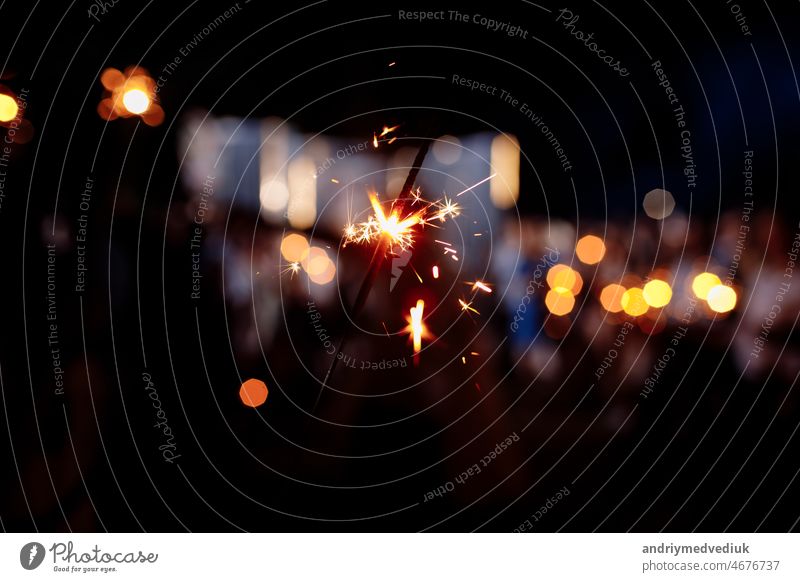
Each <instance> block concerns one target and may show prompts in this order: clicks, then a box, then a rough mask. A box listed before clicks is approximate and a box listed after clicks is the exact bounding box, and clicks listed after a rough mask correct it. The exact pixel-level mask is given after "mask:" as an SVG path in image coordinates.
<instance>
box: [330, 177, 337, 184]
mask: <svg viewBox="0 0 800 582" xmlns="http://www.w3.org/2000/svg"><path fill="white" fill-rule="evenodd" d="M331 182H333V183H334V184H338V183H339V180H337V179H336V178H331Z"/></svg>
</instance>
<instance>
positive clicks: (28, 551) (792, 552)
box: [0, 534, 800, 582]
mask: <svg viewBox="0 0 800 582" xmlns="http://www.w3.org/2000/svg"><path fill="white" fill-rule="evenodd" d="M799 543H800V538H798V537H797V536H795V535H793V534H724V535H723V534H658V535H657V534H528V535H516V534H476V535H468V534H4V535H2V536H0V550H1V551H0V580H4V581H5V580H8V581H17V580H66V579H70V580H114V581H120V582H121V581H123V580H136V581H140V580H179V579H180V580H216V579H221V580H225V581H226V582H231V581H234V580H252V579H259V580H260V579H265V580H281V581H282V580H298V581H301V580H302V581H312V580H325V581H326V582H327V581H342V582H344V581H347V582H354V581H361V580H364V581H367V580H369V581H374V580H382V581H383V580H391V581H393V580H397V581H403V582H409V581H410V580H425V581H426V580H458V581H459V582H461V581H471V580H475V581H480V582H490V581H491V582H493V581H500V580H502V581H505V580H566V581H573V580H574V581H578V580H592V581H600V580H613V581H614V582H623V581H626V580H698V581H700V580H716V581H723V580H748V579H749V580H758V581H762V580H764V581H775V582H777V581H779V580H780V581H782V580H792V581H796V580H799V579H800V568H799V567H798V564H800V558H798V556H797V554H798V551H797V550H798V544H799ZM187 576H190V577H191V578H187Z"/></svg>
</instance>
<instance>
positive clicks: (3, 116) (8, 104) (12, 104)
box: [0, 93, 19, 122]
mask: <svg viewBox="0 0 800 582" xmlns="http://www.w3.org/2000/svg"><path fill="white" fill-rule="evenodd" d="M18 112H19V106H18V105H17V100H16V99H14V97H12V96H11V95H6V94H5V93H0V121H2V122H6V121H11V120H12V119H14V118H15V117H16V116H17V113H18Z"/></svg>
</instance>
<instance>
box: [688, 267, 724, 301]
mask: <svg viewBox="0 0 800 582" xmlns="http://www.w3.org/2000/svg"><path fill="white" fill-rule="evenodd" d="M721 284H722V281H721V280H720V278H719V277H717V276H716V275H715V274H714V273H700V274H699V275H697V276H696V277H695V278H694V279H693V280H692V292H693V293H694V294H695V295H696V296H697V297H698V299H706V298H707V297H708V292H709V291H711V289H713V288H714V287H716V286H717V285H721Z"/></svg>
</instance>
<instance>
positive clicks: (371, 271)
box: [312, 139, 432, 412]
mask: <svg viewBox="0 0 800 582" xmlns="http://www.w3.org/2000/svg"><path fill="white" fill-rule="evenodd" d="M431 141H432V140H430V139H427V140H425V141H423V142H422V145H420V147H419V150H418V151H417V155H416V157H415V158H414V162H413V163H412V165H411V169H410V170H409V172H408V176H406V181H405V183H404V184H403V188H402V190H400V195H399V196H398V198H408V197H410V196H411V191H412V189H413V188H414V182H415V181H416V180H417V175H418V174H419V171H420V168H422V163H423V162H424V161H425V156H426V155H427V154H428V150H429V149H430V147H431ZM389 244H391V241H390V240H389V239H388V238H387V237H386V236H381V237H380V239H379V240H378V243H377V244H376V245H375V251H374V252H373V253H372V258H371V259H370V261H369V266H368V267H367V273H366V275H364V280H363V281H362V283H361V287H359V289H358V294H356V299H355V301H354V302H353V308H352V309H351V310H350V317H351V319H353V320H354V321H355V319H356V317H358V315H359V313H361V310H362V309H363V308H364V304H365V303H366V302H367V297H369V292H370V291H371V290H372V287H373V285H374V284H375V279H376V277H377V276H378V271H379V270H380V267H381V264H382V263H383V259H384V257H385V256H386V250H387V247H388V245H389ZM349 330H350V328H349V327H348V328H347V329H346V330H345V331H344V333H343V334H342V337H341V339H340V340H339V346H338V347H337V348H336V354H335V355H334V357H333V361H332V362H331V365H330V367H328V371H327V373H326V374H325V378H323V380H322V384H321V385H320V387H319V393H318V394H317V399H316V401H315V402H314V408H313V409H312V412H313V411H314V410H316V409H317V405H318V404H319V400H320V398H321V397H322V391H323V390H324V389H325V387H326V386H327V385H328V381H329V380H330V377H331V375H332V374H333V372H334V371H335V370H336V364H337V363H338V362H339V354H341V353H342V349H344V346H345V343H346V341H347V338H348V335H349V334H348V332H349Z"/></svg>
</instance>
